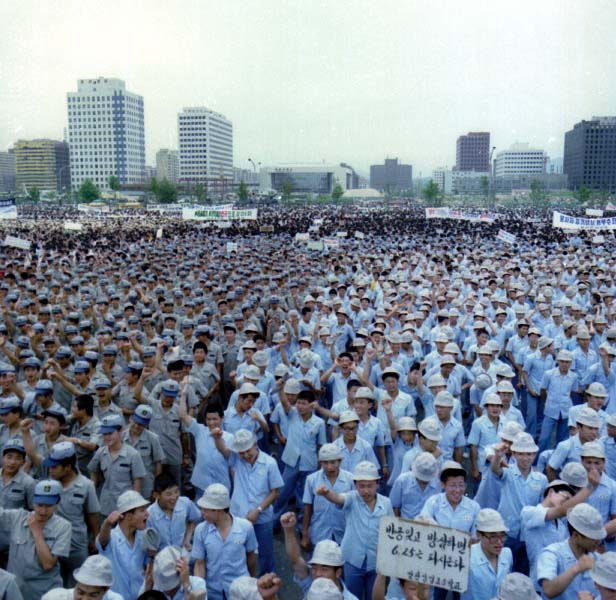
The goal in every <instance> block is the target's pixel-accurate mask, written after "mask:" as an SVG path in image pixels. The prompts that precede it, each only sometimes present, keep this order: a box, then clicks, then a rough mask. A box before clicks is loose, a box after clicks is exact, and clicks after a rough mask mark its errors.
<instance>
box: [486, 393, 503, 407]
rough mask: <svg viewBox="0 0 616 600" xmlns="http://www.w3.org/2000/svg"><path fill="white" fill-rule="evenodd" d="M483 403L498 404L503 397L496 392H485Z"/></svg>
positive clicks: (501, 403)
mask: <svg viewBox="0 0 616 600" xmlns="http://www.w3.org/2000/svg"><path fill="white" fill-rule="evenodd" d="M483 403H484V404H498V406H502V405H503V399H502V398H501V397H500V396H499V395H498V394H487V395H486V399H485V400H484V401H483Z"/></svg>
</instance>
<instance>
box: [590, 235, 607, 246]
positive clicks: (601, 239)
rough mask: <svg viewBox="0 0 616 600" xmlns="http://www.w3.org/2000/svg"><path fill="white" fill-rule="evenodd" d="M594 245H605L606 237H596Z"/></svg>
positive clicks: (593, 239)
mask: <svg viewBox="0 0 616 600" xmlns="http://www.w3.org/2000/svg"><path fill="white" fill-rule="evenodd" d="M592 243H593V244H605V236H604V235H594V236H593V238H592Z"/></svg>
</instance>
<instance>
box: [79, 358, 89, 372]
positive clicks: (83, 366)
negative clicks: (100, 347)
mask: <svg viewBox="0 0 616 600" xmlns="http://www.w3.org/2000/svg"><path fill="white" fill-rule="evenodd" d="M89 372H90V363H88V362H87V361H85V360H78V361H77V362H76V363H75V373H89Z"/></svg>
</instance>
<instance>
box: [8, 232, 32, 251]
mask: <svg viewBox="0 0 616 600" xmlns="http://www.w3.org/2000/svg"><path fill="white" fill-rule="evenodd" d="M4 245H5V246H11V247H13V248H21V249H22V250H30V246H32V242H31V241H30V240H22V239H21V238H18V237H14V236H12V235H7V236H6V238H5V240H4Z"/></svg>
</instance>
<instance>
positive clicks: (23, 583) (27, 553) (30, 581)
mask: <svg viewBox="0 0 616 600" xmlns="http://www.w3.org/2000/svg"><path fill="white" fill-rule="evenodd" d="M29 516H30V512H29V511H27V510H23V509H20V508H18V509H12V510H6V509H3V508H2V509H0V528H2V529H5V530H6V529H9V530H10V532H11V534H10V546H9V564H8V569H7V570H8V571H9V572H11V573H13V574H14V575H15V576H16V578H17V585H18V586H19V588H20V589H21V593H22V595H23V598H24V600H40V597H41V596H42V595H43V594H44V593H45V592H47V591H48V590H51V589H53V588H55V587H62V578H61V577H60V563H59V562H57V563H56V564H55V566H54V567H52V568H51V569H49V570H48V571H46V570H45V569H43V567H42V565H41V563H40V561H39V558H38V555H37V553H36V547H35V545H34V538H33V536H32V532H31V531H30V527H29V526H28V517H29ZM43 536H44V538H45V542H46V543H47V545H48V546H49V550H50V551H51V553H52V554H53V555H54V556H56V557H58V558H66V557H67V556H68V555H69V554H70V550H71V527H70V524H69V523H68V521H66V519H63V518H62V517H60V516H58V515H56V514H53V515H52V516H51V517H50V519H49V520H48V521H47V522H46V523H45V526H44V528H43Z"/></svg>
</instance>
